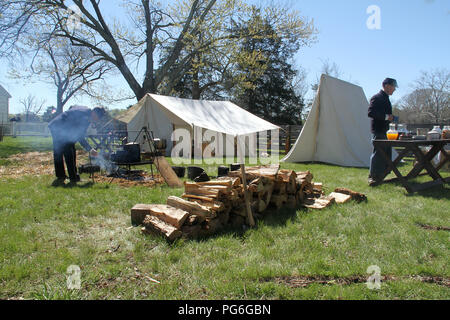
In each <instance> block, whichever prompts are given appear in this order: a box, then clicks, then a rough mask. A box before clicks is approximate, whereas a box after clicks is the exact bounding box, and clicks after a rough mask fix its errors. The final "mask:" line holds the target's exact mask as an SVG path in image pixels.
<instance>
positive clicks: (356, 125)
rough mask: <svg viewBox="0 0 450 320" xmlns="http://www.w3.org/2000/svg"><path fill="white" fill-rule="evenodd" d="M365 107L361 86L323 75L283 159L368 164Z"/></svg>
mask: <svg viewBox="0 0 450 320" xmlns="http://www.w3.org/2000/svg"><path fill="white" fill-rule="evenodd" d="M368 107H369V103H368V101H367V98H366V96H365V95H364V91H363V89H362V88H361V87H359V86H356V85H354V84H351V83H349V82H345V81H342V80H339V79H336V78H333V77H330V76H327V75H324V74H323V75H322V76H321V79H320V85H319V89H318V91H317V95H316V98H315V100H314V103H313V105H312V108H311V111H310V113H309V115H308V118H307V120H306V122H305V124H304V126H303V129H302V131H301V133H300V136H299V137H298V139H297V141H296V143H295V145H294V146H293V147H292V149H291V150H290V152H289V153H288V154H287V155H286V157H284V159H283V160H282V161H286V162H309V161H318V162H324V163H330V164H336V165H340V166H347V167H369V164H370V155H371V153H372V143H371V133H370V119H369V118H368V117H367V109H368Z"/></svg>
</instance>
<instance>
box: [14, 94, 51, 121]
mask: <svg viewBox="0 0 450 320" xmlns="http://www.w3.org/2000/svg"><path fill="white" fill-rule="evenodd" d="M20 104H21V105H22V106H23V109H22V110H23V114H24V115H25V122H28V121H30V120H31V118H35V117H36V116H37V114H38V113H39V112H41V110H42V107H43V106H44V104H45V100H41V101H37V99H36V97H35V96H34V95H31V94H30V95H28V96H27V97H26V98H22V99H20Z"/></svg>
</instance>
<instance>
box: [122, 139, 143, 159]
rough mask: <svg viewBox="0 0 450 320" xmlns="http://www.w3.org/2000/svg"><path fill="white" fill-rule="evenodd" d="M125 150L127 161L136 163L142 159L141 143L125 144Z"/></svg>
mask: <svg viewBox="0 0 450 320" xmlns="http://www.w3.org/2000/svg"><path fill="white" fill-rule="evenodd" d="M123 150H124V151H125V152H126V154H127V155H126V160H127V161H125V162H128V163H134V162H140V161H141V146H140V145H139V143H136V142H130V143H127V144H126V145H124V146H123Z"/></svg>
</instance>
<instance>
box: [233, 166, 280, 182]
mask: <svg viewBox="0 0 450 320" xmlns="http://www.w3.org/2000/svg"><path fill="white" fill-rule="evenodd" d="M279 169H280V165H279V164H272V165H269V166H257V167H248V168H245V175H246V177H247V181H251V180H254V179H257V178H259V177H266V178H268V179H270V180H275V179H276V176H277V173H278V170H279ZM228 176H229V177H242V174H241V172H240V171H239V170H236V171H230V172H229V173H228Z"/></svg>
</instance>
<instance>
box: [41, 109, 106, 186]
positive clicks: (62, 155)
mask: <svg viewBox="0 0 450 320" xmlns="http://www.w3.org/2000/svg"><path fill="white" fill-rule="evenodd" d="M105 114H106V111H105V109H103V108H100V107H96V108H94V109H93V110H91V109H89V108H86V107H82V106H74V107H72V108H70V109H69V110H68V111H66V112H63V113H61V114H60V115H58V116H57V117H56V118H54V119H53V120H52V121H50V123H49V124H48V127H49V129H50V132H51V134H52V138H53V162H54V164H55V175H56V180H55V181H54V182H53V185H60V184H63V183H64V180H65V179H66V178H67V176H66V174H65V169H64V160H65V162H66V166H67V173H68V175H69V179H70V182H71V183H76V182H78V181H80V176H79V175H78V173H77V167H76V152H75V143H77V142H80V144H81V146H82V147H83V148H84V149H85V150H86V151H88V152H90V153H91V155H93V156H96V155H97V151H96V150H94V149H93V148H92V147H91V146H90V145H89V143H87V141H86V139H85V137H86V131H87V129H88V127H89V125H90V124H91V123H93V122H98V121H99V120H100V119H101V118H102V117H103V116H104V115H105Z"/></svg>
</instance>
